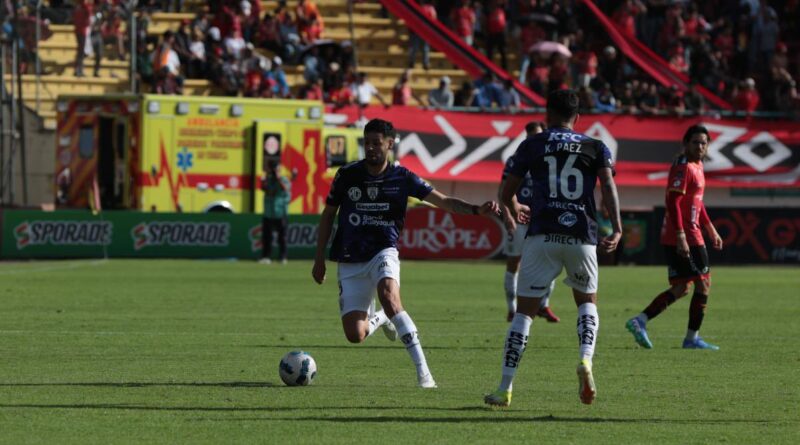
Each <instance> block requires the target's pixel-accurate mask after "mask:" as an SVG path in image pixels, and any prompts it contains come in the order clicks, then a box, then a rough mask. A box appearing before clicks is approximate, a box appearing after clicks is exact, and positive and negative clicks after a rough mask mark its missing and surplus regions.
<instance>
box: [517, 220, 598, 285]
mask: <svg viewBox="0 0 800 445" xmlns="http://www.w3.org/2000/svg"><path fill="white" fill-rule="evenodd" d="M562 268H566V269H567V278H565V279H564V284H566V285H567V286H569V287H571V288H573V289H575V290H577V291H579V292H583V293H585V294H591V293H595V292H597V246H595V245H594V244H583V242H582V241H581V240H579V239H577V238H573V237H571V236H569V235H559V234H548V235H536V236H534V237H528V238H526V239H525V244H524V246H523V248H522V262H521V263H520V273H519V281H518V283H517V294H518V295H519V296H521V297H535V298H540V297H544V296H545V295H547V293H548V292H549V291H550V283H551V282H552V281H553V280H555V279H556V278H557V277H558V275H559V274H560V273H561V269H562Z"/></svg>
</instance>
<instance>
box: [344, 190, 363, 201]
mask: <svg viewBox="0 0 800 445" xmlns="http://www.w3.org/2000/svg"><path fill="white" fill-rule="evenodd" d="M347 196H348V197H349V198H350V201H358V200H359V199H361V189H359V188H358V187H350V190H348V191H347Z"/></svg>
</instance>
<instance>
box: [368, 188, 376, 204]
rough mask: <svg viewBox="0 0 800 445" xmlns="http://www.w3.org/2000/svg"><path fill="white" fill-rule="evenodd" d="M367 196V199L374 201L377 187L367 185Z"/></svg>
mask: <svg viewBox="0 0 800 445" xmlns="http://www.w3.org/2000/svg"><path fill="white" fill-rule="evenodd" d="M367 196H369V199H371V200H373V201H375V198H377V197H378V187H367Z"/></svg>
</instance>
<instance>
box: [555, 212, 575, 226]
mask: <svg viewBox="0 0 800 445" xmlns="http://www.w3.org/2000/svg"><path fill="white" fill-rule="evenodd" d="M558 223H559V224H561V225H562V226H566V227H572V226H574V225H575V224H577V223H578V217H577V216H575V214H574V213H572V212H564V213H562V214H561V216H559V217H558Z"/></svg>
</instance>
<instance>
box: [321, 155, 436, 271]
mask: <svg viewBox="0 0 800 445" xmlns="http://www.w3.org/2000/svg"><path fill="white" fill-rule="evenodd" d="M432 191H433V187H431V186H430V185H429V184H428V183H426V182H425V181H423V180H422V179H420V178H419V176H417V175H415V174H414V173H413V172H412V171H410V170H408V169H407V168H405V167H402V166H399V165H394V164H389V166H388V167H386V170H384V171H383V173H382V174H380V175H379V176H372V175H370V174H369V172H368V171H367V165H366V162H365V161H363V160H361V161H356V162H353V163H351V164H348V165H346V166H344V167H342V168H340V169H339V171H338V172H337V173H336V177H335V178H334V179H333V184H332V185H331V191H330V193H329V194H328V198H327V199H326V203H327V204H328V205H330V206H337V207H339V219H338V227H337V228H336V235H335V236H334V237H333V244H332V245H331V251H330V259H331V260H332V261H338V262H340V263H363V262H366V261H369V260H371V259H372V257H374V256H375V255H376V254H377V253H378V252H380V251H381V250H383V249H386V248H389V247H395V248H396V247H397V241H398V239H399V238H400V232H401V231H402V230H403V224H404V222H405V217H406V207H407V205H408V197H409V196H413V197H415V198H417V199H420V200H422V199H424V198H425V197H426V196H428V194H430V193H431V192H432Z"/></svg>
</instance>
